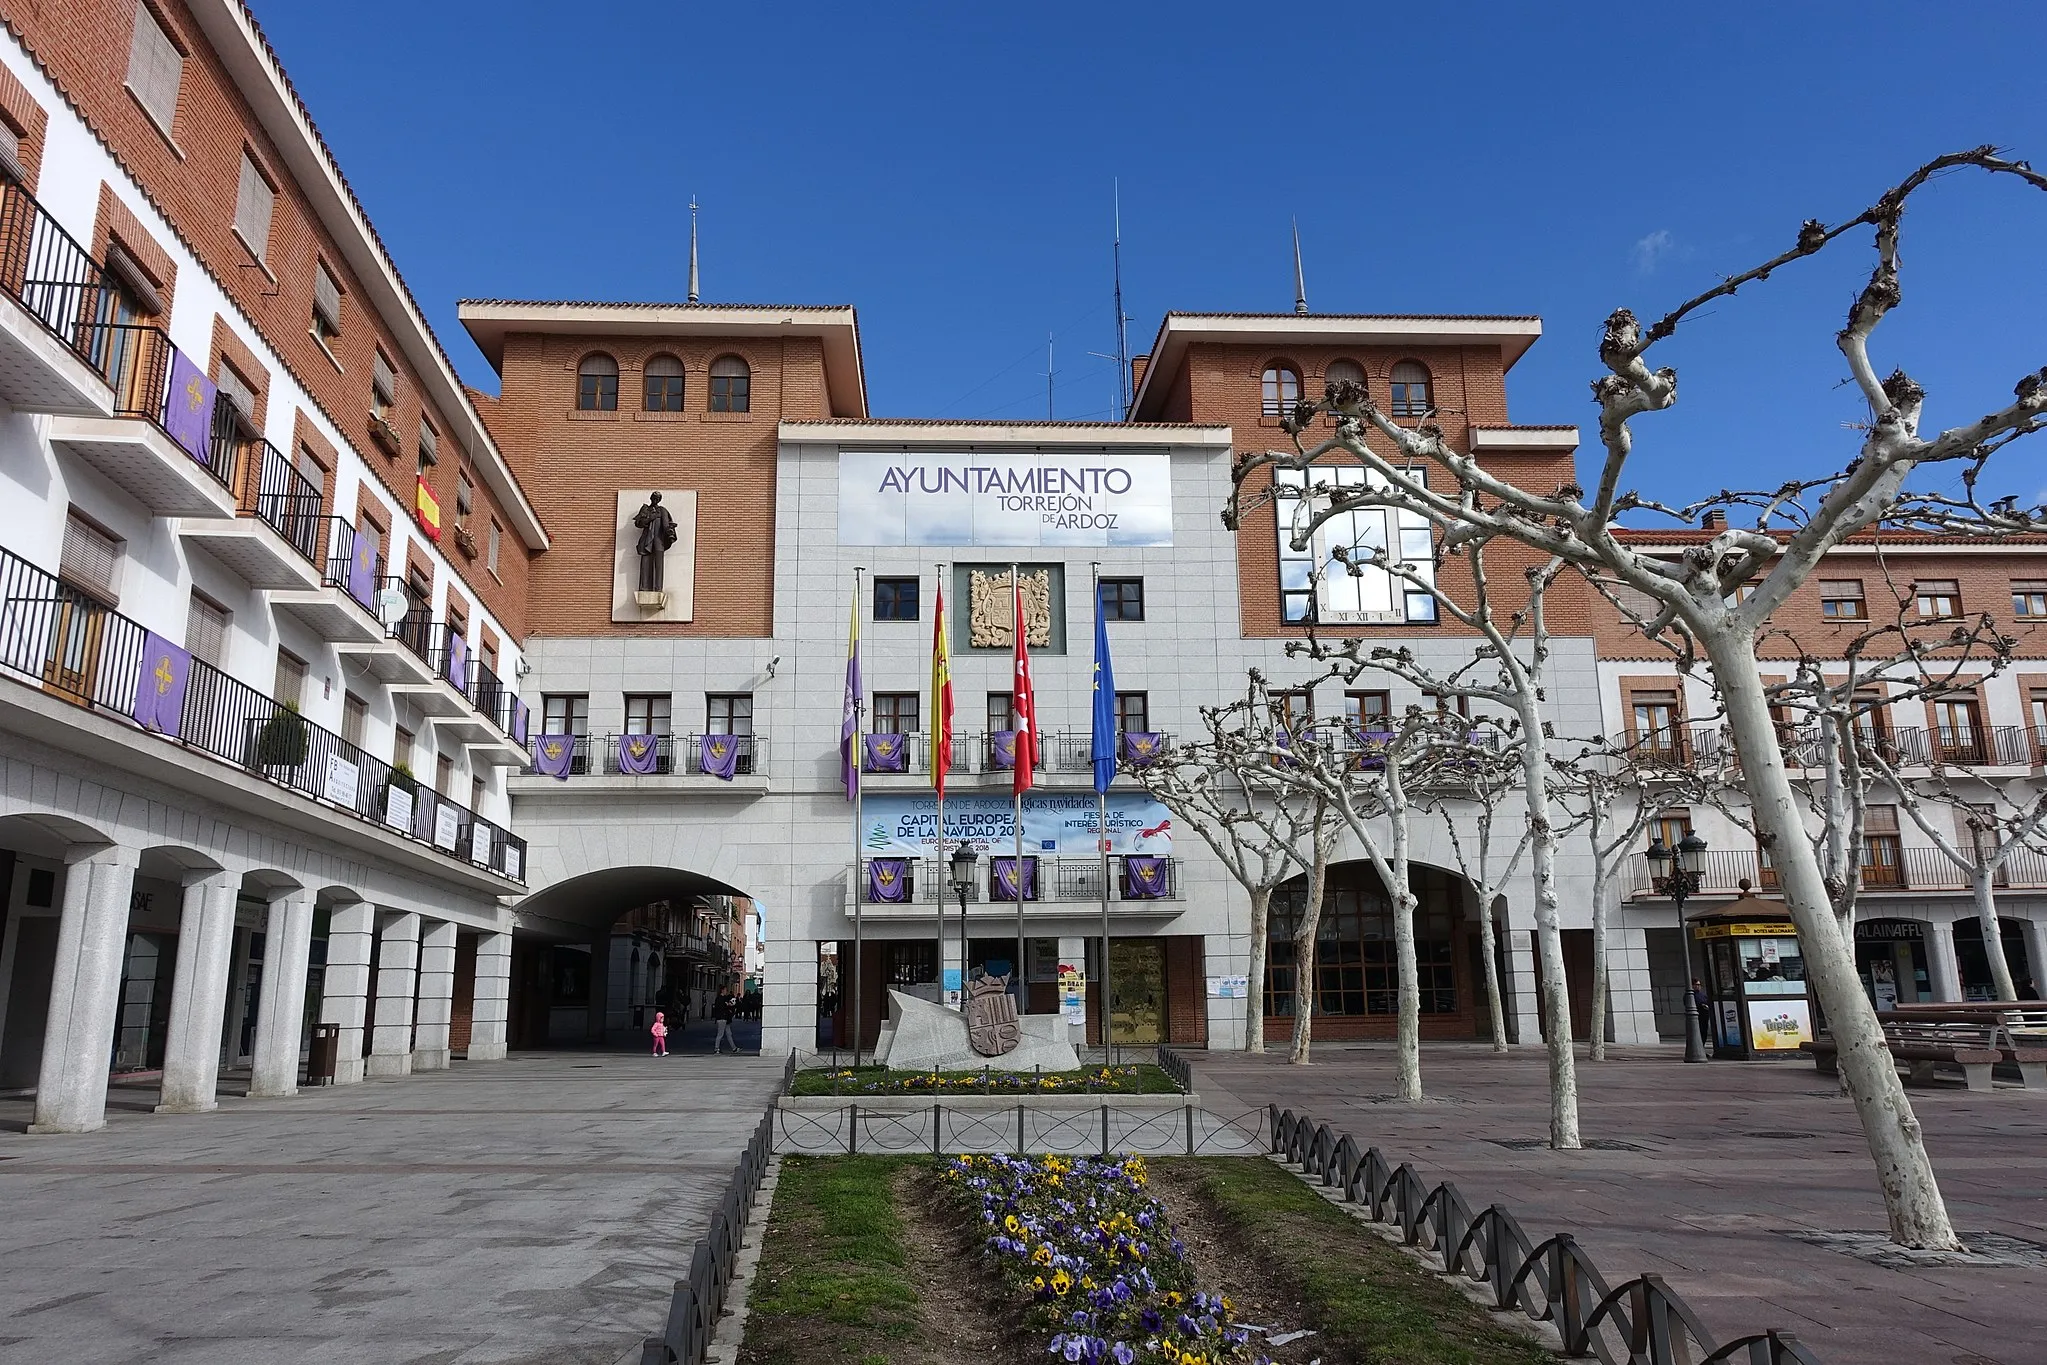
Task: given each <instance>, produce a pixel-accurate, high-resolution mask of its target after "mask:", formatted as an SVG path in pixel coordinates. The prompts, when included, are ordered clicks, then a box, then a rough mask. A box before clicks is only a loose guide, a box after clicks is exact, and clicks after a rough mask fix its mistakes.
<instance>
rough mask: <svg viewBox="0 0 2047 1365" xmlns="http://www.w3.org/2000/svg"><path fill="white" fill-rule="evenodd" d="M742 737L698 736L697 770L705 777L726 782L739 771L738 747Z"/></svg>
mask: <svg viewBox="0 0 2047 1365" xmlns="http://www.w3.org/2000/svg"><path fill="white" fill-rule="evenodd" d="M744 738H745V737H744V736H742V735H698V736H697V768H698V770H699V771H701V772H702V773H703V774H704V775H705V776H707V777H717V778H722V779H724V780H725V781H727V782H730V781H731V780H732V775H733V774H734V773H736V772H738V771H739V746H740V744H741V742H742V741H743V739H744Z"/></svg>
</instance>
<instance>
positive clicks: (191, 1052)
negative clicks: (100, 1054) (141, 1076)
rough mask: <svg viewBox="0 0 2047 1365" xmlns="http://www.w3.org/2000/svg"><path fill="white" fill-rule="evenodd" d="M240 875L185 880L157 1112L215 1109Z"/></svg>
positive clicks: (227, 873) (219, 873)
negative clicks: (168, 1030) (215, 1088)
mask: <svg viewBox="0 0 2047 1365" xmlns="http://www.w3.org/2000/svg"><path fill="white" fill-rule="evenodd" d="M240 886H241V879H240V878H239V877H237V876H235V874H233V873H231V872H214V873H210V874H207V875H205V876H201V877H196V878H194V879H192V880H190V881H187V882H186V883H185V900H184V906H183V908H182V910H181V911H180V913H179V917H178V964H177V974H176V976H175V977H173V979H172V986H171V1024H170V1037H169V1039H168V1040H167V1041H166V1042H165V1044H164V1054H163V1091H162V1093H161V1094H160V1095H159V1096H158V1099H157V1106H156V1112H157V1113H159V1114H203V1113H205V1112H206V1111H207V1110H209V1109H212V1108H213V1107H214V1106H215V1104H216V1103H217V1101H216V1100H215V1099H214V1086H215V1083H216V1082H218V1081H219V1079H220V1031H221V1026H222V1024H223V1023H224V1021H225V1019H226V1016H227V976H228V968H229V967H230V966H232V965H233V960H234V950H235V896H236V893H237V891H238V890H239V888H240Z"/></svg>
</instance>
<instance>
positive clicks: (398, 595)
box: [377, 588, 410, 630]
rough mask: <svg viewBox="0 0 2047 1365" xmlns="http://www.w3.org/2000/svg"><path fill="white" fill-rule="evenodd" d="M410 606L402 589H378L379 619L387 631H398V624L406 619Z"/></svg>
mask: <svg viewBox="0 0 2047 1365" xmlns="http://www.w3.org/2000/svg"><path fill="white" fill-rule="evenodd" d="M409 605H410V604H409V603H408V602H407V601H406V600H405V592H404V590H403V589H402V588H379V589H377V619H378V620H380V621H382V622H383V623H384V628H385V629H386V630H396V629H398V623H399V622H400V621H403V620H404V619H405V611H406V608H407V607H408V606H409Z"/></svg>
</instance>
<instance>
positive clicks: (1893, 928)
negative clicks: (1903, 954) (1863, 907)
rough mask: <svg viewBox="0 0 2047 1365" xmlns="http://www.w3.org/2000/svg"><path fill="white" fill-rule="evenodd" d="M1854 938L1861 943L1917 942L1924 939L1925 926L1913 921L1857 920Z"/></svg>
mask: <svg viewBox="0 0 2047 1365" xmlns="http://www.w3.org/2000/svg"><path fill="white" fill-rule="evenodd" d="M1855 937H1856V938H1857V939H1858V940H1859V941H1861V942H1865V943H1867V942H1882V941H1884V940H1885V939H1906V940H1911V941H1914V942H1916V941H1919V940H1922V939H1924V938H1925V937H1926V926H1925V925H1923V924H1921V923H1920V922H1919V921H1918V920H1913V919H1877V920H1857V921H1856V922H1855Z"/></svg>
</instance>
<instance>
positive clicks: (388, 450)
mask: <svg viewBox="0 0 2047 1365" xmlns="http://www.w3.org/2000/svg"><path fill="white" fill-rule="evenodd" d="M370 439H371V440H372V441H375V442H376V443H377V444H378V445H380V446H382V447H383V448H384V453H385V454H386V455H396V454H397V453H398V452H399V450H400V449H402V448H403V442H401V441H400V440H399V439H398V428H396V427H394V426H392V425H391V424H390V423H389V422H387V421H386V420H384V419H383V418H382V417H379V416H378V415H377V414H375V413H371V414H370Z"/></svg>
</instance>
